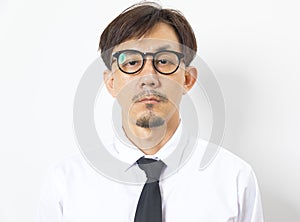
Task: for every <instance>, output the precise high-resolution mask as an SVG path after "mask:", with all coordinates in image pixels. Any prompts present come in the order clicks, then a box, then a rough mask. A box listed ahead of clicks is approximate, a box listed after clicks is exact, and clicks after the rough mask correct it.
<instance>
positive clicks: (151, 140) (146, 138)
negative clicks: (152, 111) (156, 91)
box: [122, 112, 180, 155]
mask: <svg viewBox="0 0 300 222" xmlns="http://www.w3.org/2000/svg"><path fill="white" fill-rule="evenodd" d="M122 122H123V130H124V132H125V134H126V136H127V138H128V139H129V140H130V141H131V142H132V143H133V144H134V145H136V146H137V147H138V148H139V149H140V150H141V151H142V152H143V153H145V154H146V155H153V154H155V153H157V152H158V151H159V150H160V149H161V148H162V147H163V146H164V145H165V144H166V143H167V142H168V141H169V140H170V139H171V137H172V136H173V134H174V133H175V131H176V129H177V127H178V125H179V122H180V119H179V113H178V112H176V113H174V114H173V115H172V117H171V118H170V119H169V120H168V122H167V123H165V124H164V125H162V126H159V127H154V128H142V127H139V126H137V125H135V124H131V123H129V121H128V120H125V121H124V118H123V121H122Z"/></svg>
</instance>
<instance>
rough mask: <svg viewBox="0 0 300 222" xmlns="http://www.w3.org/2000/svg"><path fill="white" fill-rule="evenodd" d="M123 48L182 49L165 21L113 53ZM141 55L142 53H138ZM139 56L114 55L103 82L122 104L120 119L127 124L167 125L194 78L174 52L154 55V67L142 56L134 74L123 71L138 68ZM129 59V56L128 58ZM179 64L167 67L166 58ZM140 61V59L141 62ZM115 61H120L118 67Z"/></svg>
mask: <svg viewBox="0 0 300 222" xmlns="http://www.w3.org/2000/svg"><path fill="white" fill-rule="evenodd" d="M123 50H137V51H139V52H141V53H157V52H159V51H162V50H168V51H174V52H179V53H180V52H181V47H180V43H179V40H178V37H177V35H176V33H175V31H174V29H173V28H172V27H171V26H170V25H167V24H165V23H158V24H157V25H156V26H155V27H154V28H153V29H152V31H151V32H149V33H148V34H147V35H146V36H144V37H143V38H141V39H138V40H130V41H126V42H124V43H121V44H120V45H118V46H116V47H115V48H114V50H113V54H114V53H116V52H120V51H123ZM140 55H141V56H142V54H140ZM138 56H139V55H138V54H137V55H133V56H132V54H131V52H129V53H127V54H126V53H125V54H121V55H119V56H118V57H117V58H113V60H112V61H113V63H112V70H111V71H106V73H105V80H106V81H105V82H106V86H107V88H108V90H109V92H110V93H111V94H112V95H113V96H114V97H116V98H117V100H118V102H119V104H120V105H121V107H122V118H123V123H124V120H125V121H128V124H129V125H135V126H138V127H142V128H155V127H160V126H163V125H164V124H167V123H168V122H169V120H171V119H172V118H173V117H174V115H176V114H177V115H178V109H179V104H180V100H181V97H182V95H183V94H184V93H185V92H187V91H188V90H189V89H190V88H191V87H192V85H193V83H194V82H195V79H196V71H195V70H194V69H193V70H192V72H194V74H195V75H193V76H191V74H190V73H189V72H188V69H187V68H186V67H185V64H184V62H183V59H184V58H183V59H182V58H180V57H177V56H176V55H174V54H173V57H172V58H171V56H170V55H168V54H165V53H162V54H157V57H156V59H157V60H155V61H154V63H155V66H156V68H157V69H155V67H154V66H153V63H152V59H153V57H152V56H151V55H149V56H146V57H145V61H144V65H143V67H142V68H141V69H140V70H139V71H138V72H136V73H134V74H126V73H124V71H125V72H126V71H127V72H132V71H134V70H135V68H134V67H135V66H137V67H140V66H139V64H138V62H136V60H138V59H134V58H137V57H138ZM129 58H130V59H129ZM169 59H170V60H171V61H173V62H174V63H176V61H178V64H171V65H172V67H171V65H169V66H170V67H171V68H170V67H169V68H165V67H167V62H166V61H167V60H169ZM140 62H141V63H142V61H140ZM118 64H119V65H120V64H121V68H123V71H121V70H120V68H119V66H118ZM177 65H178V66H179V67H178V69H177V70H176V71H175V72H174V73H172V74H169V75H164V74H162V73H160V72H159V70H160V71H162V72H168V71H169V70H171V71H172V70H173V69H174V70H175V68H176V67H177ZM132 67H133V68H132Z"/></svg>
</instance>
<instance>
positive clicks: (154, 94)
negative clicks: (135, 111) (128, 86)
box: [132, 89, 168, 103]
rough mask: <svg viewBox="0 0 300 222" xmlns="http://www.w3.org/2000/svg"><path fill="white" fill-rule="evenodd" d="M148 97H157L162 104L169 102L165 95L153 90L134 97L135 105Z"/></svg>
mask: <svg viewBox="0 0 300 222" xmlns="http://www.w3.org/2000/svg"><path fill="white" fill-rule="evenodd" d="M147 96H155V97H157V98H158V99H159V100H160V102H167V101H168V97H167V96H166V95H165V94H163V93H160V92H158V91H156V90H153V89H151V90H145V91H142V92H140V93H138V94H137V95H135V96H134V97H132V102H134V103H135V102H137V101H139V100H140V99H142V98H144V97H147Z"/></svg>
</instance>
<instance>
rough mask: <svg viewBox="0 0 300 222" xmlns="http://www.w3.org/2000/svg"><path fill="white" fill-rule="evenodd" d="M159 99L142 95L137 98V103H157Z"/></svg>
mask: <svg viewBox="0 0 300 222" xmlns="http://www.w3.org/2000/svg"><path fill="white" fill-rule="evenodd" d="M159 102H160V99H159V98H157V97H143V98H141V99H139V100H137V103H146V104H156V103H159Z"/></svg>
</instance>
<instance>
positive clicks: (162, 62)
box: [158, 59, 169, 65]
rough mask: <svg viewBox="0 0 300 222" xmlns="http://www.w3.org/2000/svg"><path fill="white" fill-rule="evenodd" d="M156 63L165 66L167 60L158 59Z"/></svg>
mask: <svg viewBox="0 0 300 222" xmlns="http://www.w3.org/2000/svg"><path fill="white" fill-rule="evenodd" d="M158 63H160V64H162V65H165V64H167V63H169V61H168V60H167V59H160V60H158Z"/></svg>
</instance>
